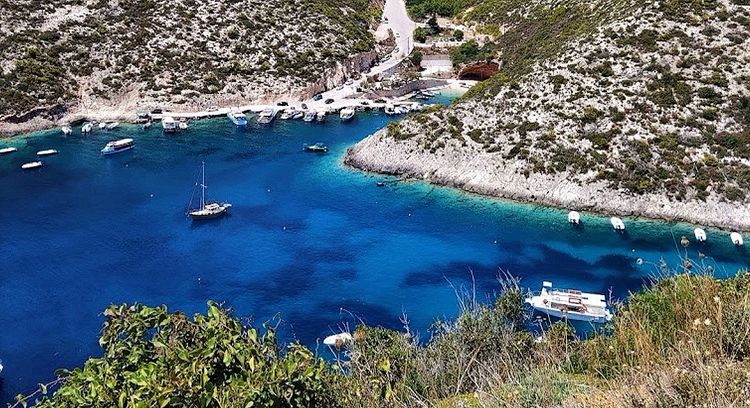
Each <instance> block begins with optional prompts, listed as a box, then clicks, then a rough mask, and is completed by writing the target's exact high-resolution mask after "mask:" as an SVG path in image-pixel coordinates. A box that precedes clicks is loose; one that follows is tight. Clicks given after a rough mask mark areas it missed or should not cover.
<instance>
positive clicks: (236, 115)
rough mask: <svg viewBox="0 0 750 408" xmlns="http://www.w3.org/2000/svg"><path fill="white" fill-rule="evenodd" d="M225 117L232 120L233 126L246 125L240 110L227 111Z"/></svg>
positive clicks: (245, 119)
mask: <svg viewBox="0 0 750 408" xmlns="http://www.w3.org/2000/svg"><path fill="white" fill-rule="evenodd" d="M227 117H228V118H229V120H231V121H232V123H234V124H235V126H247V118H246V117H245V114H244V113H242V112H231V111H230V112H229V113H227Z"/></svg>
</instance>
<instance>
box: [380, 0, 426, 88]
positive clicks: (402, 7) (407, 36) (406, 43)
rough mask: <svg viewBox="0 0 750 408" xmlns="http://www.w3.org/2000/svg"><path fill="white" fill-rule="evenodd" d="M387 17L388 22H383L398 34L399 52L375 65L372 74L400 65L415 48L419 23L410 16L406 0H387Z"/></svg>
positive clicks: (384, 14)
mask: <svg viewBox="0 0 750 408" xmlns="http://www.w3.org/2000/svg"><path fill="white" fill-rule="evenodd" d="M385 19H387V21H388V22H387V23H383V24H384V25H385V26H386V27H387V28H390V29H391V30H393V35H395V36H396V45H397V46H398V52H395V53H393V55H391V57H390V58H389V59H387V60H385V61H383V62H381V63H380V64H378V65H377V66H375V67H373V69H372V70H371V71H370V72H371V74H378V73H381V72H383V71H385V70H387V69H389V68H392V67H394V66H396V65H398V64H399V63H400V62H401V61H402V60H403V59H404V58H405V57H406V56H408V55H409V54H410V53H411V50H412V49H413V48H414V29H415V28H416V27H417V25H416V23H414V21H412V20H411V18H409V14H408V13H407V12H406V3H405V2H404V0H386V2H385V7H384V8H383V20H385Z"/></svg>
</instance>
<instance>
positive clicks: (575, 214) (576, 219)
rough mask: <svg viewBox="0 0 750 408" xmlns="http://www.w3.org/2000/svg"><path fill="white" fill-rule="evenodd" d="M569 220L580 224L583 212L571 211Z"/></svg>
mask: <svg viewBox="0 0 750 408" xmlns="http://www.w3.org/2000/svg"><path fill="white" fill-rule="evenodd" d="M568 222H569V223H571V224H576V225H578V224H580V223H581V214H580V213H579V212H578V211H571V212H569V213H568Z"/></svg>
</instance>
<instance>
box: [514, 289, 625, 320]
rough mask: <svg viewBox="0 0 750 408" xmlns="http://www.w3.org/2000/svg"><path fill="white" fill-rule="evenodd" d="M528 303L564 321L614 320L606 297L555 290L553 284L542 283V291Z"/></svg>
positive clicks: (574, 290) (535, 308) (572, 290)
mask: <svg viewBox="0 0 750 408" xmlns="http://www.w3.org/2000/svg"><path fill="white" fill-rule="evenodd" d="M526 303H527V304H529V305H531V307H532V308H534V310H537V311H539V312H542V313H545V314H547V315H549V316H554V317H559V318H564V319H570V320H582V321H587V322H592V323H606V322H608V321H610V320H612V313H611V312H610V311H609V308H608V306H607V301H606V298H605V296H604V295H600V294H597V293H587V292H581V291H580V290H577V289H555V288H553V287H552V282H547V281H545V282H543V283H542V290H541V292H540V293H539V294H538V295H533V296H529V297H527V298H526Z"/></svg>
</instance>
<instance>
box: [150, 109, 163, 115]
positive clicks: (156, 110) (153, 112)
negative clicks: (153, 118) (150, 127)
mask: <svg viewBox="0 0 750 408" xmlns="http://www.w3.org/2000/svg"><path fill="white" fill-rule="evenodd" d="M161 113H162V110H161V108H156V109H154V110H152V111H151V114H152V115H161Z"/></svg>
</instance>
